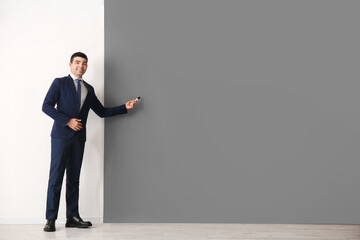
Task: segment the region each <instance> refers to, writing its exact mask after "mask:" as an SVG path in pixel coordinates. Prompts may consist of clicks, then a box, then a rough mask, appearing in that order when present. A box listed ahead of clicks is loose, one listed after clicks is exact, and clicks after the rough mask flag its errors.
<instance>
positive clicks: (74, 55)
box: [70, 52, 88, 63]
mask: <svg viewBox="0 0 360 240" xmlns="http://www.w3.org/2000/svg"><path fill="white" fill-rule="evenodd" d="M75 57H82V58H85V59H86V60H88V58H87V56H86V55H85V53H82V52H76V53H74V54H73V55H71V58H70V62H71V63H72V62H73V60H74V58H75Z"/></svg>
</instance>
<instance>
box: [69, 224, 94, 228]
mask: <svg viewBox="0 0 360 240" xmlns="http://www.w3.org/2000/svg"><path fill="white" fill-rule="evenodd" d="M65 227H68V228H88V227H89V226H78V225H71V224H65Z"/></svg>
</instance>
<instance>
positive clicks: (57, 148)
mask: <svg viewBox="0 0 360 240" xmlns="http://www.w3.org/2000/svg"><path fill="white" fill-rule="evenodd" d="M84 147H85V141H84V140H82V139H81V138H80V137H79V134H78V132H77V133H75V135H74V136H73V137H71V138H70V139H60V138H51V164H50V176H49V183H48V191H47V204H46V219H54V220H55V219H57V217H58V211H59V203H60V194H61V187H62V182H63V178H64V173H65V169H66V217H67V218H71V217H80V216H79V179H80V170H81V165H82V160H83V155H84Z"/></svg>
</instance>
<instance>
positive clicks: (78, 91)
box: [75, 79, 81, 109]
mask: <svg viewBox="0 0 360 240" xmlns="http://www.w3.org/2000/svg"><path fill="white" fill-rule="evenodd" d="M75 81H76V83H77V95H78V100H79V109H80V107H81V84H80V82H81V80H80V79H76V80H75Z"/></svg>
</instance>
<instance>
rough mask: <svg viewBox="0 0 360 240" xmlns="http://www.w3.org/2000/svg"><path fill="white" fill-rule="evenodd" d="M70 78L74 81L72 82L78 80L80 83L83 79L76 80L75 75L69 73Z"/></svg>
mask: <svg viewBox="0 0 360 240" xmlns="http://www.w3.org/2000/svg"><path fill="white" fill-rule="evenodd" d="M70 77H71V78H72V79H73V80H74V82H75V80H76V79H80V80H81V81H84V79H82V78H76V77H75V75H74V74H72V73H70Z"/></svg>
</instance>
